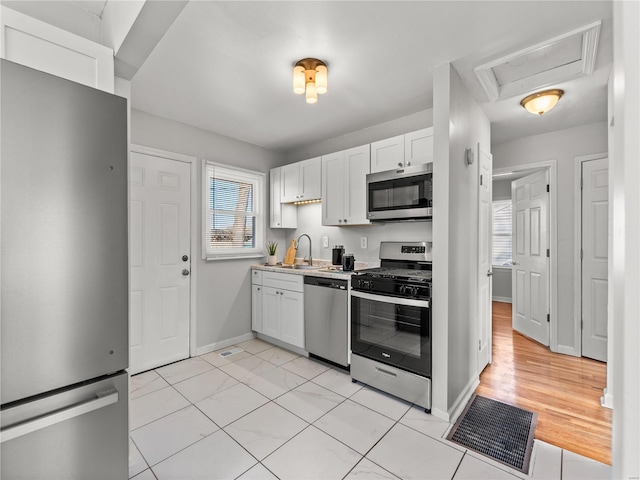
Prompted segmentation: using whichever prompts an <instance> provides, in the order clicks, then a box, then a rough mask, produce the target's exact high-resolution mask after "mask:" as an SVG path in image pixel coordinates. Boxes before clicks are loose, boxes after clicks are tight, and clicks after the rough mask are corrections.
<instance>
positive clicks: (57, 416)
mask: <svg viewBox="0 0 640 480" xmlns="http://www.w3.org/2000/svg"><path fill="white" fill-rule="evenodd" d="M117 402H118V391H117V390H116V389H115V388H113V389H110V390H107V391H105V392H100V393H97V394H95V395H94V396H93V397H92V398H90V399H89V400H85V401H83V402H79V403H75V404H73V405H69V406H68V407H65V408H61V409H60V410H56V411H55V412H53V413H50V414H48V415H42V416H38V417H35V418H33V419H29V420H25V421H22V422H19V423H16V424H14V425H11V426H8V427H6V428H3V429H2V430H0V443H4V442H7V441H9V440H13V439H15V438H18V437H21V436H23V435H26V434H27V433H31V432H35V431H37V430H42V429H43V428H46V427H50V426H51V425H55V424H56V423H60V422H64V421H65V420H70V419H72V418H74V417H79V416H80V415H84V414H85V413H89V412H93V411H94V410H99V409H101V408H104V407H107V406H109V405H112V404H114V403H117Z"/></svg>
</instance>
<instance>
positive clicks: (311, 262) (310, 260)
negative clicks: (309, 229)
mask: <svg viewBox="0 0 640 480" xmlns="http://www.w3.org/2000/svg"><path fill="white" fill-rule="evenodd" d="M302 237H307V238H308V239H309V266H312V265H313V258H311V237H310V236H309V235H307V234H306V233H303V234H302V235H300V236H299V237H298V241H297V242H296V250H297V249H298V248H299V247H300V239H301V238H302ZM302 260H304V257H302Z"/></svg>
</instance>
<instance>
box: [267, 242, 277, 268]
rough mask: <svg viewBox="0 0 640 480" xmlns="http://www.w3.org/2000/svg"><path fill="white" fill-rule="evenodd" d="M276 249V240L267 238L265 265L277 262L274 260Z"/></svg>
mask: <svg viewBox="0 0 640 480" xmlns="http://www.w3.org/2000/svg"><path fill="white" fill-rule="evenodd" d="M277 250H278V242H276V241H274V240H269V242H268V243H267V254H268V256H267V265H275V264H276V263H278V262H277V261H276V251H277Z"/></svg>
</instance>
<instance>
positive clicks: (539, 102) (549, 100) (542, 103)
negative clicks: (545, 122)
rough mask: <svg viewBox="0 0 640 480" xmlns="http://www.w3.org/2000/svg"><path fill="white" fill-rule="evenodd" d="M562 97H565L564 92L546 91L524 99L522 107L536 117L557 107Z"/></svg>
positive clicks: (556, 90)
mask: <svg viewBox="0 0 640 480" xmlns="http://www.w3.org/2000/svg"><path fill="white" fill-rule="evenodd" d="M562 95H564V91H562V90H558V89H553V90H544V91H542V92H537V93H534V94H531V95H529V96H528V97H524V98H523V99H522V101H521V102H520V105H522V106H523V107H524V108H525V109H526V110H527V111H529V112H531V113H533V114H534V115H535V114H537V115H542V114H543V113H546V112H548V111H549V110H551V109H552V108H553V107H555V106H556V103H558V100H560V97H562Z"/></svg>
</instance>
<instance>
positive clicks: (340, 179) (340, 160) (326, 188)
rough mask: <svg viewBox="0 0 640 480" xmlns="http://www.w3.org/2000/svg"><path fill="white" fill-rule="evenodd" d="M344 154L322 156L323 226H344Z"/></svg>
mask: <svg viewBox="0 0 640 480" xmlns="http://www.w3.org/2000/svg"><path fill="white" fill-rule="evenodd" d="M345 190H346V188H345V175H344V152H336V153H331V154H329V155H323V156H322V224H323V225H342V220H343V219H344V195H345Z"/></svg>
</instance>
